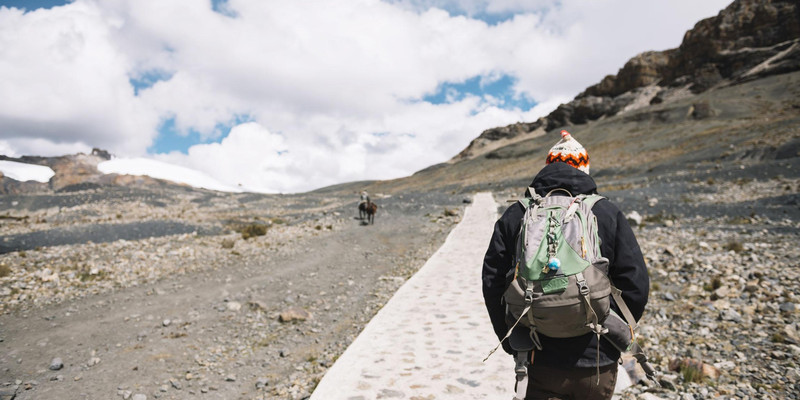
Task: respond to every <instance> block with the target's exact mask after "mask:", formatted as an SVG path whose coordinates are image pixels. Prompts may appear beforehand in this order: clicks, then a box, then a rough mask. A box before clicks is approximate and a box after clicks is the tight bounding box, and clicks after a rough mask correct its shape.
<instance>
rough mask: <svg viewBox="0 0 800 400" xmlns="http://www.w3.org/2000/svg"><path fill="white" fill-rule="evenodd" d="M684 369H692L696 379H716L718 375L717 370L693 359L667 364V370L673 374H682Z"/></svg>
mask: <svg viewBox="0 0 800 400" xmlns="http://www.w3.org/2000/svg"><path fill="white" fill-rule="evenodd" d="M686 369H692V370H694V371H695V373H696V374H697V375H695V377H696V378H697V379H702V378H709V379H714V380H716V379H718V378H719V375H720V370H719V368H717V367H715V366H713V365H711V364H706V363H704V362H702V361H700V360H697V359H693V358H682V359H673V360H671V361H670V362H669V370H670V371H675V372H683V371H684V370H686Z"/></svg>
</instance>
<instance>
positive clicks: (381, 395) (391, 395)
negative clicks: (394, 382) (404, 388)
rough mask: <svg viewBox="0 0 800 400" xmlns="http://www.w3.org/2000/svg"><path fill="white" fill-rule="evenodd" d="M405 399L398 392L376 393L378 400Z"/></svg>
mask: <svg viewBox="0 0 800 400" xmlns="http://www.w3.org/2000/svg"><path fill="white" fill-rule="evenodd" d="M402 397H405V394H404V393H403V392H401V391H399V390H391V389H381V391H380V392H379V393H378V397H377V398H379V399H398V398H402Z"/></svg>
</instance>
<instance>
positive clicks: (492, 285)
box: [483, 162, 650, 368]
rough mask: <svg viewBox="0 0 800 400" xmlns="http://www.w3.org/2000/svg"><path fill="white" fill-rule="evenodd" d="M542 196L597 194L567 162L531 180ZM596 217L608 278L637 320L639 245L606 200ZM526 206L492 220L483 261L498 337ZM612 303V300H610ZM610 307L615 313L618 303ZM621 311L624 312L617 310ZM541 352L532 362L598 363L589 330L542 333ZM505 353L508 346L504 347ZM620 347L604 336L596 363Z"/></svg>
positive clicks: (614, 356) (641, 279)
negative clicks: (577, 333)
mask: <svg viewBox="0 0 800 400" xmlns="http://www.w3.org/2000/svg"><path fill="white" fill-rule="evenodd" d="M531 187H533V188H534V189H535V190H536V193H538V194H539V195H541V196H544V195H546V194H547V193H548V192H550V191H551V190H553V189H556V188H563V189H567V190H569V191H570V192H571V193H572V194H573V196H575V195H578V194H591V193H597V185H595V183H594V180H593V179H592V178H591V177H590V176H589V175H587V174H586V173H584V172H583V171H580V170H578V169H577V168H574V167H572V166H570V165H568V164H565V163H559V162H557V163H552V164H548V165H547V166H545V167H544V168H543V169H542V170H541V171H539V173H538V174H537V175H536V177H535V178H534V179H533V183H531ZM592 211H593V212H594V214H595V215H596V216H597V224H598V230H599V236H600V240H601V244H600V252H601V254H602V255H603V256H604V257H606V258H608V260H609V273H608V276H609V278H611V282H612V284H613V285H614V286H616V287H617V288H618V289H620V290H622V298H623V299H624V300H625V304H627V305H628V307H629V308H630V310H631V313H632V314H633V316H634V318H636V319H637V320H638V319H639V318H641V316H642V313H643V312H644V307H645V305H646V304H647V296H648V292H649V290H650V279H649V277H648V275H647V267H646V265H645V263H644V258H643V257H642V251H641V250H640V249H639V243H638V242H637V241H636V237H635V236H634V234H633V231H632V230H631V227H630V225H629V224H628V221H627V219H626V218H625V216H624V215H623V214H622V212H621V211H620V210H619V209H618V208H617V207H616V206H615V205H614V204H612V203H611V202H610V201H608V200H605V199H604V200H600V201H598V202H597V203H596V204H595V206H594V207H593V208H592ZM523 213H524V208H523V207H522V205H521V204H519V202H517V203H514V204H513V205H512V206H511V207H509V208H508V209H507V210H506V211H505V213H503V216H502V217H500V219H499V220H498V221H497V223H495V226H494V234H493V235H492V240H491V242H490V243H489V249H488V250H487V251H486V256H485V257H484V259H483V297H484V301H485V302H486V309H487V310H488V311H489V318H490V319H491V321H492V325H493V327H494V331H495V333H496V334H497V337H498V338H502V337H503V336H505V334H506V332H507V331H508V328H509V327H508V326H507V324H506V319H505V305H504V304H503V303H502V298H503V292H505V289H506V275H507V273H508V272H509V271H511V269H512V268H513V266H512V258H513V257H514V254H515V251H516V249H515V247H516V239H517V238H516V236H517V234H518V232H519V229H520V225H521V223H522V216H523ZM612 302H613V301H612ZM612 307H613V308H614V309H615V310H616V311H617V312H618V313H619V309H617V307H616V305H615V304H613V303H612ZM620 315H622V314H620ZM540 338H541V342H542V350H541V351H537V352H536V356H535V359H534V362H535V363H536V364H543V365H549V366H552V367H559V368H572V367H594V366H596V365H597V358H596V357H597V336H596V335H595V334H593V333H589V334H586V335H584V336H578V337H574V338H562V339H557V338H550V337H547V336H544V335H541V334H540ZM504 348H505V349H506V351H509V348H508V347H507V346H504ZM619 356H620V354H619V351H617V350H616V349H615V348H614V347H613V346H612V345H611V344H609V343H607V341H605V340H601V341H600V365H609V364H611V363H614V362H616V360H618V359H619Z"/></svg>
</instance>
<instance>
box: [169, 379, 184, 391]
mask: <svg viewBox="0 0 800 400" xmlns="http://www.w3.org/2000/svg"><path fill="white" fill-rule="evenodd" d="M169 383H170V385H172V387H173V388H175V389H177V390H181V389H182V388H183V386H182V385H181V382H180V381H179V380H177V379H174V378H169Z"/></svg>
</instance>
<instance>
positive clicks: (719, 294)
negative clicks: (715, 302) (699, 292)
mask: <svg viewBox="0 0 800 400" xmlns="http://www.w3.org/2000/svg"><path fill="white" fill-rule="evenodd" d="M730 293H731V288H729V287H728V286H720V287H718V288H717V289H716V290H714V296H716V298H718V299H724V298H725V297H728V295H729V294H730Z"/></svg>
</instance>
